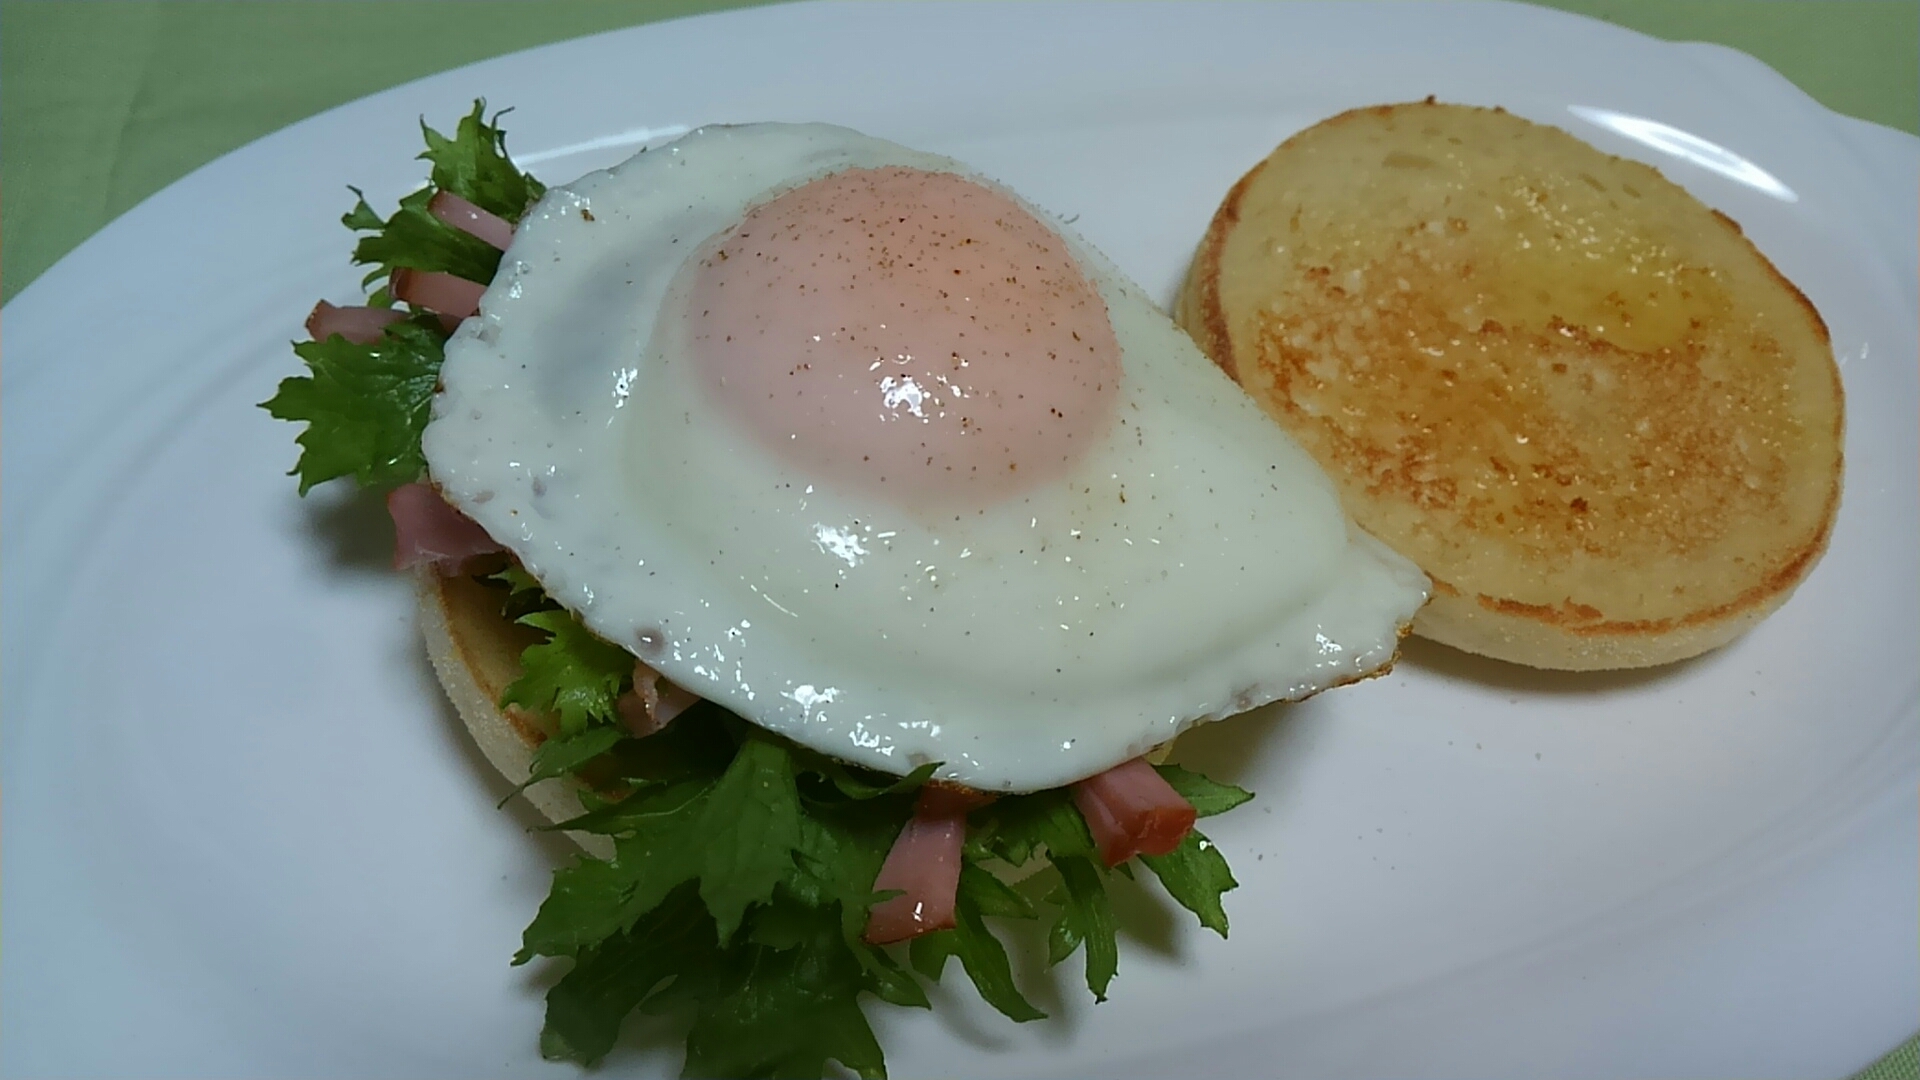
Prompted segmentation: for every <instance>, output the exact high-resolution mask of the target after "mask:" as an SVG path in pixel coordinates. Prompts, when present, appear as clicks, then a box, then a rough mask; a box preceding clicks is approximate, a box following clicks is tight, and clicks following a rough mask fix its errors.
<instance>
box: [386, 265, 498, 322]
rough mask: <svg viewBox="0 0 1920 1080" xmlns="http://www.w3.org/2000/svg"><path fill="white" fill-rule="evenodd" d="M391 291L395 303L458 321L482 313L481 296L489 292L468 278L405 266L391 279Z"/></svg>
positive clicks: (398, 269)
mask: <svg viewBox="0 0 1920 1080" xmlns="http://www.w3.org/2000/svg"><path fill="white" fill-rule="evenodd" d="M387 288H388V290H389V291H390V292H392V293H393V298H394V299H395V300H404V301H406V302H407V303H408V304H410V305H412V306H414V307H417V308H425V309H426V310H428V311H434V312H438V313H440V314H441V315H446V316H451V317H452V318H455V319H464V318H466V317H467V316H469V315H472V314H473V313H474V312H476V311H479V310H480V294H481V293H484V292H486V291H487V287H486V286H485V285H477V284H475V283H473V282H471V281H468V280H467V279H466V278H457V277H454V276H453V275H452V274H440V273H434V272H432V271H427V270H411V269H408V268H407V267H404V266H401V267H396V268H395V269H394V271H393V275H392V276H391V277H390V278H388V280H387Z"/></svg>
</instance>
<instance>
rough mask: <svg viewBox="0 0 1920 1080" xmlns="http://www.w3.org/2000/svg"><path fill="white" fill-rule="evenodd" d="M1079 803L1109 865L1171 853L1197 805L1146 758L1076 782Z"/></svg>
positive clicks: (1075, 796)
mask: <svg viewBox="0 0 1920 1080" xmlns="http://www.w3.org/2000/svg"><path fill="white" fill-rule="evenodd" d="M1073 804H1074V805H1075V806H1077V807H1079V808H1080V816H1081V817H1084V818H1086V819H1087V829H1088V830H1089V831H1090V832H1092V833H1093V842H1094V845H1095V846H1096V847H1098V848H1099V849H1100V858H1101V859H1102V860H1103V861H1104V862H1105V863H1106V864H1107V865H1108V866H1119V865H1120V864H1121V863H1123V862H1126V861H1127V860H1128V859H1131V858H1133V857H1134V856H1135V855H1165V854H1167V853H1169V852H1171V851H1172V850H1173V849H1174V848H1177V847H1179V846H1180V841H1182V840H1185V839H1186V838H1187V833H1188V832H1189V831H1191V830H1192V829H1193V821H1194V818H1195V817H1196V816H1197V815H1195V813H1194V811H1193V805H1192V804H1191V803H1189V802H1187V800H1185V799H1183V798H1181V797H1180V793H1179V792H1177V791H1175V790H1173V785H1171V784H1169V783H1167V782H1166V780H1165V779H1164V778H1162V777H1161V775H1160V773H1159V772H1158V771H1156V770H1155V769H1154V767H1153V766H1152V765H1149V764H1147V760H1146V759H1145V758H1134V759H1133V760H1132V761H1129V762H1127V763H1125V764H1124V765H1115V766H1114V767H1113V768H1111V769H1108V770H1107V771H1106V772H1103V773H1101V774H1100V775H1098V776H1090V777H1088V778H1087V779H1085V780H1082V781H1080V782H1079V783H1077V784H1075V785H1073Z"/></svg>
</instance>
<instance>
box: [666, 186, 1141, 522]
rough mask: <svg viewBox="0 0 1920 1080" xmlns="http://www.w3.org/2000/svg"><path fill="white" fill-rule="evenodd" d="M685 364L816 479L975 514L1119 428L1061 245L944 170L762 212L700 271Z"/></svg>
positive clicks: (1101, 330)
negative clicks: (974, 509) (975, 510)
mask: <svg viewBox="0 0 1920 1080" xmlns="http://www.w3.org/2000/svg"><path fill="white" fill-rule="evenodd" d="M688 297H689V308H688V315H689V318H690V319H691V320H692V339H693V340H692V347H693V358H694V360H695V362H696V363H697V364H698V367H699V370H700V373H701V378H702V380H703V382H704V383H705V385H706V388H707V390H708V391H709V392H710V393H711V394H712V395H713V397H714V400H715V401H716V402H717V403H718V405H719V408H720V409H721V410H722V411H723V412H725V413H726V414H727V415H729V416H731V417H732V418H733V419H734V420H735V421H736V422H738V423H739V424H740V425H741V426H742V427H744V428H745V429H746V430H747V431H749V432H751V433H752V434H753V436H754V437H755V438H757V439H758V440H759V441H760V442H761V443H762V444H763V445H765V446H767V447H769V448H771V449H772V450H773V451H774V452H775V453H777V454H779V455H781V456H782V457H783V458H784V459H786V460H787V461H789V462H790V463H792V464H794V465H795V466H796V467H798V468H800V469H802V470H803V471H805V472H806V473H807V475H809V476H811V477H818V478H819V479H821V480H823V481H825V482H828V483H838V484H846V485H853V486H857V487H859V488H862V489H865V490H868V491H877V492H880V493H882V494H884V495H885V496H887V497H888V498H889V499H890V500H892V501H894V502H895V503H897V504H901V505H907V506H914V507H920V508H932V509H945V508H951V507H955V506H973V505H984V504H985V503H987V502H990V501H992V500H995V499H999V498H1002V497H1005V496H1006V495H1008V494H1010V493H1013V492H1016V491H1018V490H1019V489H1021V488H1024V487H1028V486H1031V485H1033V484H1037V483H1040V482H1042V481H1045V480H1047V479H1049V478H1054V477H1058V476H1060V475H1062V474H1064V473H1065V472H1066V471H1067V469H1068V467H1069V466H1070V465H1071V464H1072V462H1073V461H1074V459H1075V458H1076V457H1078V456H1079V455H1080V454H1081V453H1083V452H1086V451H1088V450H1090V449H1092V447H1093V446H1094V445H1095V444H1096V443H1097V442H1098V441H1099V439H1100V438H1101V437H1102V435H1103V434H1104V433H1105V431H1106V430H1107V428H1108V425H1109V424H1110V423H1111V422H1112V420H1113V414H1114V410H1115V407H1116V406H1115V401H1116V399H1117V397H1118V394H1119V383H1120V346H1119V343H1118V342H1117V341H1116V340H1115V338H1114V332H1113V327H1112V324H1111V322H1110V321H1109V319H1108V315H1107V306H1106V302H1105V301H1104V300H1103V299H1102V298H1101V296H1100V293H1099V290H1098V289H1096V288H1095V286H1094V285H1093V283H1092V282H1091V281H1089V280H1088V279H1087V276H1086V275H1085V274H1084V273H1083V272H1082V271H1081V269H1080V265H1079V263H1078V262H1077V261H1076V260H1075V259H1074V257H1073V255H1072V253H1071V252H1070V251H1069V250H1068V249H1067V246H1066V244H1065V243H1064V242H1063V241H1062V240H1061V238H1060V237H1059V235H1058V234H1057V233H1055V232H1054V231H1053V230H1052V229H1050V228H1048V227H1047V226H1046V225H1045V224H1044V223H1042V222H1041V221H1040V220H1039V219H1037V218H1035V217H1034V216H1033V214H1032V213H1030V212H1028V211H1027V210H1026V209H1025V208H1024V207H1022V206H1021V205H1020V204H1019V203H1017V202H1015V201H1014V200H1013V199H1011V198H1009V197H1008V196H1006V195H1004V194H1002V193H1000V192H998V191H995V190H994V189H992V188H989V187H986V186H984V185H982V184H979V183H976V182H974V181H971V180H968V179H967V178H965V177H962V176H956V175H953V174H951V173H941V172H928V171H924V170H920V169H909V168H901V167H892V166H890V167H886V168H873V169H850V170H846V171H844V172H839V173H834V174H832V175H829V176H826V177H823V178H821V179H819V180H814V181H812V182H810V183H807V184H803V185H801V186H799V187H796V188H794V189H793V190H791V191H787V192H785V193H783V194H781V195H779V196H778V197H776V198H774V199H772V200H770V201H768V202H766V203H763V204H761V205H760V206H757V207H755V208H754V209H753V210H751V211H749V212H748V213H747V214H746V215H744V216H743V217H742V219H741V221H740V222H739V223H738V224H737V225H736V226H735V227H734V228H733V229H732V230H731V231H730V232H728V233H725V234H723V235H722V236H721V237H720V238H718V240H717V242H715V243H714V244H712V245H710V246H709V247H708V249H707V250H706V251H705V252H704V253H703V255H702V257H701V258H700V259H699V262H698V265H697V267H696V268H695V271H694V277H693V280H692V283H691V288H690V290H689V292H688Z"/></svg>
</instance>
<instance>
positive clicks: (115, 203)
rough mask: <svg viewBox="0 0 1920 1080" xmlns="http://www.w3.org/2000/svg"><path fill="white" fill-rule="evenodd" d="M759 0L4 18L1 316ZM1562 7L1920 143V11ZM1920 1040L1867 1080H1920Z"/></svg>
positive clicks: (215, 6) (65, 8)
mask: <svg viewBox="0 0 1920 1080" xmlns="http://www.w3.org/2000/svg"><path fill="white" fill-rule="evenodd" d="M750 2H751V0H544V2H531V0H467V2H462V3H447V2H444V0H385V2H380V3H373V2H360V3H349V2H339V0H173V2H168V3H136V2H115V3H88V2H79V0H5V3H4V4H0V189H4V191H5V192H6V195H5V199H4V202H0V298H6V299H10V298H12V296H13V295H14V294H15V293H17V292H19V291H20V290H21V289H22V288H24V287H25V286H26V285H27V284H28V283H30V282H31V281H32V280H33V279H34V278H36V277H38V276H39V275H40V274H41V273H42V272H43V271H45V270H46V268H47V267H49V266H51V265H53V263H54V262H56V261H58V260H59V258H60V257H61V256H62V255H65V254H66V253H67V252H68V251H70V250H72V249H73V248H74V246H75V245H77V244H79V243H80V242H81V241H83V240H85V239H86V238H87V237H89V236H91V235H92V234H93V233H94V232H96V231H98V230H99V229H100V228H101V227H102V226H104V225H106V224H107V223H108V222H110V221H112V220H113V219H114V218H116V217H118V216H120V215H121V214H122V213H125V212H126V211H127V210H129V209H132V208H133V207H134V206H135V205H137V204H138V203H139V202H140V201H141V200H142V199H144V198H146V197H147V196H148V195H151V194H152V193H154V192H155V191H158V190H159V189H160V188H162V187H164V186H166V185H167V184H169V183H172V182H173V181H174V180H177V179H179V178H180V177H182V176H185V175H186V174H187V173H189V172H191V171H192V170H193V169H195V168H197V167H198V166H200V165H203V164H205V163H206V162H208V161H211V160H212V159H214V158H216V157H218V156H220V155H221V154H224V153H226V152H227V151H229V150H232V149H235V148H236V147H239V146H243V145H245V144H246V143H248V142H250V141H252V140H253V139H256V138H258V137H260V136H262V135H265V134H268V133H269V132H272V131H276V130H278V129H280V128H282V127H285V126H286V125H288V124H291V123H293V122H295V121H297V120H301V119H304V118H305V117H308V116H311V115H313V114H314V113H317V112H320V111H322V110H324V109H328V108H331V107H333V106H335V105H339V104H342V103H344V102H348V101H352V100H353V99H355V98H358V97H362V96H364V95H366V94H371V93H374V92H376V91H379V90H383V89H385V88H387V87H390V86H395V85H398V84H400V83H403V82H407V81H409V80H411V79H417V78H420V77H421V76H424V75H430V74H433V73H434V72H437V71H444V70H446V69H448V68H453V67H457V66H459V65H461V64H465V63H469V62H471V61H475V60H481V59H485V58H487V57H490V56H498V55H500V54H502V53H507V52H512V51H514V50H517V49H524V48H530V47H532V46H535V45H542V44H545V43H547V42H551V41H560V40H564V39H566V38H572V37H578V36H580V35H583V34H591V33H596V32H598V31H601V30H610V29H614V28H616V27H622V26H631V25H634V24H636V23H643V22H651V21H655V20H659V19H667V18H674V17H677V16H681V15H689V14H696V13H699V12H705V11H717V10H721V9H724V8H730V7H744V6H748V4H749V3H750ZM1550 6H1553V7H1558V8H1563V9H1565V10H1568V11H1573V12H1578V13H1580V14H1583V15H1590V16H1594V17H1597V18H1601V19H1605V20H1607V21H1609V22H1613V23H1617V24H1619V25H1621V26H1626V27H1629V28H1632V29H1634V30H1639V31H1641V32H1643V33H1647V34H1652V35H1654V36H1656V37H1662V38H1668V39H1671V40H1676V41H1713V42H1718V43H1720V44H1723V45H1731V46H1733V47H1734V48H1737V49H1741V50H1744V51H1746V52H1748V53H1751V54H1753V55H1754V56H1757V57H1759V58H1760V59H1761V60H1764V61H1766V62H1767V63H1768V64H1770V65H1772V66H1773V67H1774V68H1775V69H1776V70H1778V71H1779V72H1780V73H1781V74H1783V75H1785V76H1786V77H1787V78H1789V79H1791V80H1793V81H1794V82H1795V83H1796V84H1798V85H1799V86H1800V87H1801V88H1802V89H1804V90H1806V91H1807V92H1808V93H1809V94H1812V95H1813V96H1814V97H1815V98H1816V99H1818V100H1819V101H1820V102H1821V103H1823V104H1825V105H1826V106H1827V107H1829V108H1831V109H1834V110H1836V111H1838V112H1842V113H1846V114H1848V115H1851V116H1857V117H1861V118H1862V119H1866V120H1872V121H1874V122H1876V123H1881V124H1886V125H1888V126H1890V127H1895V128H1899V129H1901V130H1903V131H1909V132H1916V133H1920V0H1555V2H1553V3H1552V4H1551V5H1550ZM1916 918H1920V913H1916ZM1915 962H1916V963H1920V957H1916V958H1915ZM1916 1020H1917V1021H1920V1017H1916ZM1916 1040H1920V1036H1917V1037H1916V1039H1913V1040H1908V1042H1907V1043H1906V1044H1905V1045H1903V1046H1901V1047H1900V1048H1898V1049H1897V1050H1895V1051H1893V1052H1892V1053H1890V1054H1888V1055H1887V1057H1886V1058H1884V1059H1883V1060H1881V1061H1880V1062H1879V1063H1878V1064H1876V1065H1874V1066H1873V1067H1872V1068H1870V1069H1868V1070H1867V1071H1866V1072H1864V1073H1862V1074H1861V1075H1860V1078H1859V1080H1920V1049H1917V1043H1916Z"/></svg>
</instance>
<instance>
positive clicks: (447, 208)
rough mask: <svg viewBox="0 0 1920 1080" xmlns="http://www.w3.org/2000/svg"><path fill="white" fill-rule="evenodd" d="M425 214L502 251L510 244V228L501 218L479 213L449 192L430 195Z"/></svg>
mask: <svg viewBox="0 0 1920 1080" xmlns="http://www.w3.org/2000/svg"><path fill="white" fill-rule="evenodd" d="M427 212H428V213H430V214H432V215H433V216H434V217H437V218H439V219H440V220H441V221H444V222H446V223H447V224H449V225H451V226H453V227H454V228H456V229H459V230H460V231H461V232H463V233H466V234H467V235H468V236H474V237H478V238H480V239H481V240H484V241H486V242H487V243H489V244H492V245H493V246H494V247H497V248H499V249H500V250H502V251H505V250H506V249H507V245H508V244H509V243H512V242H513V226H512V225H511V224H509V223H508V222H507V220H506V219H505V218H502V217H498V216H496V215H494V214H491V213H489V212H487V211H485V210H482V209H480V208H479V207H477V206H475V205H473V204H472V203H470V202H468V201H467V200H465V199H463V198H461V197H460V196H458V195H455V194H454V193H453V192H451V191H436V192H434V194H433V198H431V199H429V200H428V201H427Z"/></svg>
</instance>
